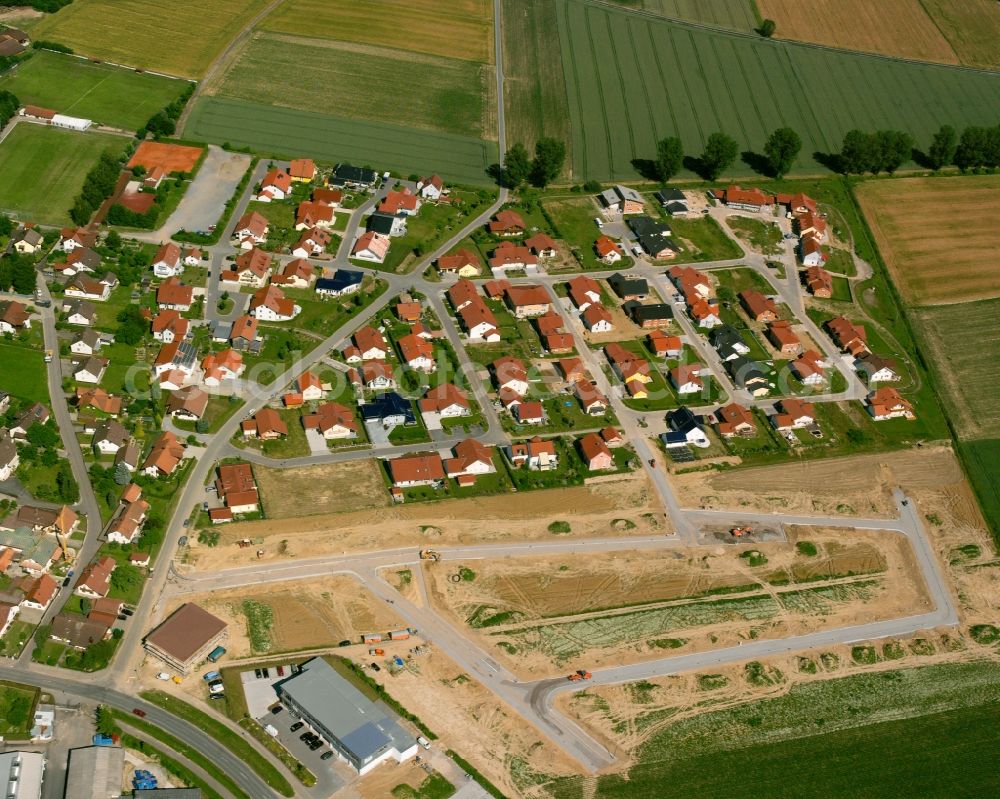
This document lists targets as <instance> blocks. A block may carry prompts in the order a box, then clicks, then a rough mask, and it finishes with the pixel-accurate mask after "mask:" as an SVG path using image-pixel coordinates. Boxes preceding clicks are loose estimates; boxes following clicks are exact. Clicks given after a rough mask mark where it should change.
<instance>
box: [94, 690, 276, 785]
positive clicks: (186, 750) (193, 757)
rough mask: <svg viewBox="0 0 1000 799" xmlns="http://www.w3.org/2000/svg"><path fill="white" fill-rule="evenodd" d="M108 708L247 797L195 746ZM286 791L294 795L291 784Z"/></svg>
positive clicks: (121, 721)
mask: <svg viewBox="0 0 1000 799" xmlns="http://www.w3.org/2000/svg"><path fill="white" fill-rule="evenodd" d="M109 710H110V713H111V715H112V717H113V718H114V719H115V720H117V721H118V722H120V723H122V724H125V725H126V726H129V727H134V728H135V729H137V730H140V731H141V732H143V733H144V734H146V735H148V736H149V737H150V738H153V739H155V740H157V741H159V742H160V743H162V744H163V745H164V746H166V747H168V748H169V749H173V750H174V752H176V753H177V754H179V755H181V756H182V757H186V758H187V759H188V760H190V761H191V762H192V763H193V764H194V765H196V766H198V767H199V768H200V769H202V770H203V771H204V772H205V773H206V774H208V775H209V776H210V777H211V778H212V779H214V780H215V781H216V782H217V783H219V785H221V786H222V787H223V788H225V789H226V790H227V791H229V792H230V793H231V794H232V795H233V796H235V797H239V798H240V799H243V797H246V799H249V797H247V795H246V794H245V793H244V792H243V791H242V790H240V788H239V786H238V785H237V784H236V783H235V782H234V781H233V779H232V777H230V776H229V775H228V774H227V773H226V772H225V771H223V770H222V769H221V768H220V767H219V766H217V765H215V763H213V762H212V761H211V760H209V759H208V757H206V756H205V755H204V754H202V753H201V752H199V751H198V750H197V749H196V748H194V747H193V746H191V745H190V744H187V743H185V742H184V741H182V740H180V739H179V738H175V737H174V736H173V735H171V734H170V733H168V732H165V731H163V730H161V729H160V728H159V727H157V726H156V725H155V724H153V723H152V722H149V721H143V720H142V719H139V718H138V717H137V716H134V715H132V714H131V713H125V712H124V711H121V710H115V709H114V708H110V709H109ZM285 784H286V785H288V782H287V781H286V782H285ZM288 791H289V792H288V793H284V794H283V795H284V796H293V795H294V793H293V792H292V790H291V785H288Z"/></svg>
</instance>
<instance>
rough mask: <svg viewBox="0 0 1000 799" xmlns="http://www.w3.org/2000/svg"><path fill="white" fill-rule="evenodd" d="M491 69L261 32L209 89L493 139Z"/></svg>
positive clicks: (238, 97) (253, 99)
mask: <svg viewBox="0 0 1000 799" xmlns="http://www.w3.org/2000/svg"><path fill="white" fill-rule="evenodd" d="M489 69H490V68H489V67H487V66H485V65H483V64H477V63H475V62H472V61H462V60H459V59H456V58H441V57H440V56H429V55H420V54H417V53H408V52H404V51H401V50H389V49H386V48H382V47H374V46H371V45H356V44H350V43H347V42H333V41H325V40H323V39H303V38H299V37H292V36H285V35H283V34H260V33H257V34H254V36H253V37H251V38H250V39H249V40H248V41H247V45H246V46H245V47H244V48H243V49H242V51H241V52H240V54H239V57H238V58H237V59H236V60H235V61H234V62H233V63H232V65H231V66H230V67H229V69H228V70H226V72H225V74H224V75H222V76H221V77H220V79H219V80H218V81H215V82H213V84H212V86H210V87H209V92H208V93H209V94H212V95H217V96H220V97H227V98H230V99H234V100H246V101H248V102H257V103H261V104H263V105H277V106H284V107H287V108H296V109H299V110H302V111H316V110H325V109H331V110H335V111H336V113H337V114H338V115H341V116H348V117H352V118H355V119H363V120H368V121H372V122H388V123H391V124H396V125H406V126H407V127H413V128H420V129H424V130H439V131H444V132H446V133H455V134H458V135H464V136H469V135H471V136H475V137H477V138H492V137H494V136H495V135H496V134H495V131H494V128H495V124H492V123H493V116H495V113H494V114H492V115H490V116H489V119H484V106H487V103H486V102H485V99H484V98H485V97H486V96H488V95H489V94H490V87H491V86H492V85H493V84H492V82H491V81H489V80H488V79H487V78H488V77H489V75H488V72H489ZM404 76H405V77H404ZM403 83H405V90H403V88H402V87H403ZM493 105H494V104H493V102H492V101H491V102H489V103H488V107H490V108H492V107H493ZM487 125H489V128H488V129H487V127H486V126H487Z"/></svg>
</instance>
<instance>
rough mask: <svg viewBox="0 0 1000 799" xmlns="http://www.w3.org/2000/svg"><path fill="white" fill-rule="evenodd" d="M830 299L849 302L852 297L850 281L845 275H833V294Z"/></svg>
mask: <svg viewBox="0 0 1000 799" xmlns="http://www.w3.org/2000/svg"><path fill="white" fill-rule="evenodd" d="M830 299H832V300H837V302H850V301H851V299H852V298H851V281H850V280H848V279H847V278H846V277H834V278H833V296H832V297H830Z"/></svg>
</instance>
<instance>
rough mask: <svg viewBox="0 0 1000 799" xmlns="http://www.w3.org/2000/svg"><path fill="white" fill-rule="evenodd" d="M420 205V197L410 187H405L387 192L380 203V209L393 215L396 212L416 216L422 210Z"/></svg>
mask: <svg viewBox="0 0 1000 799" xmlns="http://www.w3.org/2000/svg"><path fill="white" fill-rule="evenodd" d="M420 205H421V201H420V198H419V197H418V196H417V195H416V194H414V193H413V192H412V191H410V190H409V189H408V188H403V189H402V191H389V192H387V193H386V195H385V198H384V199H383V200H382V202H381V203H380V204H379V207H378V210H379V211H380V212H381V213H384V214H392V215H393V216H395V215H396V214H405V215H406V216H414V215H415V214H416V213H417V212H418V211H419V210H420Z"/></svg>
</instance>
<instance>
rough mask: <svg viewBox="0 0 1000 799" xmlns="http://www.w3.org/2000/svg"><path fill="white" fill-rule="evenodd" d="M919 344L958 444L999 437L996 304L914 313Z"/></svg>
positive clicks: (999, 358)
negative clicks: (935, 379) (966, 439)
mask: <svg viewBox="0 0 1000 799" xmlns="http://www.w3.org/2000/svg"><path fill="white" fill-rule="evenodd" d="M913 315H914V317H915V318H916V323H917V330H918V332H919V334H920V335H919V339H920V341H921V345H922V347H923V349H924V352H925V353H927V355H928V360H929V361H930V362H931V365H932V370H933V374H934V376H935V377H936V378H937V388H938V391H939V392H940V393H941V394H942V396H943V398H944V400H945V403H946V405H947V406H948V411H949V413H948V415H949V417H950V418H951V422H952V425H953V426H954V428H955V429H956V431H957V432H958V435H959V438H963V439H964V438H996V437H1000V405H998V404H997V397H998V396H1000V369H998V368H997V366H996V365H997V363H998V362H1000V324H997V321H998V320H1000V299H994V300H983V301H982V302H968V303H962V304H960V305H940V306H936V307H933V308H917V309H915V310H914V311H913Z"/></svg>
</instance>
